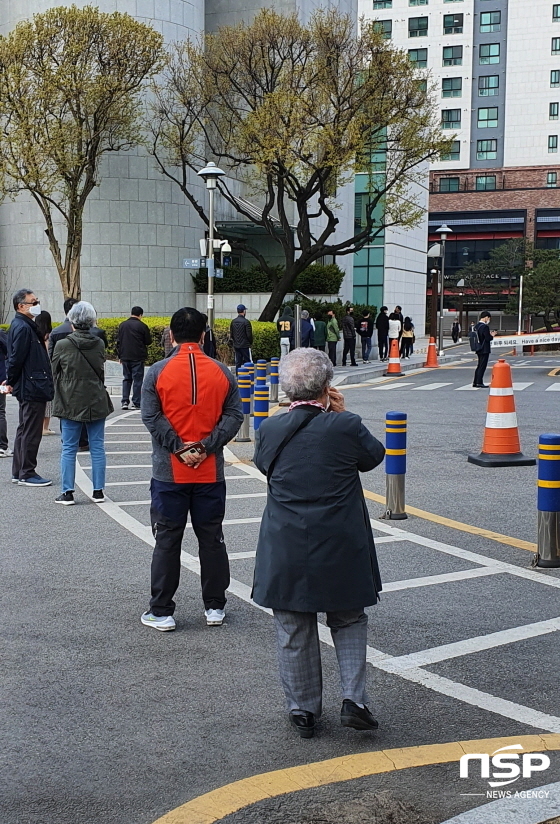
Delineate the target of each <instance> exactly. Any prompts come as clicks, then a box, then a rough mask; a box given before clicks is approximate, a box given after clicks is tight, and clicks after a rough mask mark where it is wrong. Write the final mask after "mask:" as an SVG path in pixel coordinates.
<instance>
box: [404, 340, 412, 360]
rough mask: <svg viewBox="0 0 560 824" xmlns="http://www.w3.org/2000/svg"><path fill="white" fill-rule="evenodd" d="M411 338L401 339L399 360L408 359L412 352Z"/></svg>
mask: <svg viewBox="0 0 560 824" xmlns="http://www.w3.org/2000/svg"><path fill="white" fill-rule="evenodd" d="M413 346H414V344H413V343H412V338H401V358H408V357H410V355H412V352H413Z"/></svg>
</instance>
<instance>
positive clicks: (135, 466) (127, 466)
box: [81, 452, 152, 469]
mask: <svg viewBox="0 0 560 824" xmlns="http://www.w3.org/2000/svg"><path fill="white" fill-rule="evenodd" d="M116 454H117V455H127V454H128V453H127V452H117V453H116ZM81 468H82V469H91V466H82V467H81ZM151 468H152V465H151V463H149V464H107V469H151Z"/></svg>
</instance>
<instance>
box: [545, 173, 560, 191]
mask: <svg viewBox="0 0 560 824" xmlns="http://www.w3.org/2000/svg"><path fill="white" fill-rule="evenodd" d="M546 185H547V187H548V188H549V189H555V188H556V187H557V186H558V172H548V174H547V176H546Z"/></svg>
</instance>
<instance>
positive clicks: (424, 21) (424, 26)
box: [408, 17, 428, 37]
mask: <svg viewBox="0 0 560 824" xmlns="http://www.w3.org/2000/svg"><path fill="white" fill-rule="evenodd" d="M408 36H409V37H427V36H428V18H427V17H409V18H408Z"/></svg>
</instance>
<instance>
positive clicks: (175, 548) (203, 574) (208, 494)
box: [150, 478, 229, 615]
mask: <svg viewBox="0 0 560 824" xmlns="http://www.w3.org/2000/svg"><path fill="white" fill-rule="evenodd" d="M151 493H152V506H151V510H150V515H151V521H152V531H153V533H154V537H155V539H156V545H155V547H154V554H153V557H152V597H151V600H150V609H151V611H152V613H153V614H154V615H173V612H174V611H175V601H174V600H173V596H174V595H175V593H176V592H177V588H178V586H179V577H180V573H181V543H182V541H183V534H184V532H185V527H186V525H187V517H188V514H189V512H190V513H191V522H192V527H193V531H194V534H195V535H196V537H197V539H198V557H199V559H200V580H201V584H202V600H203V601H204V607H205V609H223V608H224V605H225V603H226V589H227V588H228V586H229V561H228V556H227V552H226V545H225V543H224V534H223V532H222V521H223V519H224V514H225V511H226V484H225V481H218V482H217V483H213V484H175V483H165V482H164V481H156V480H155V478H152V483H151Z"/></svg>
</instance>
